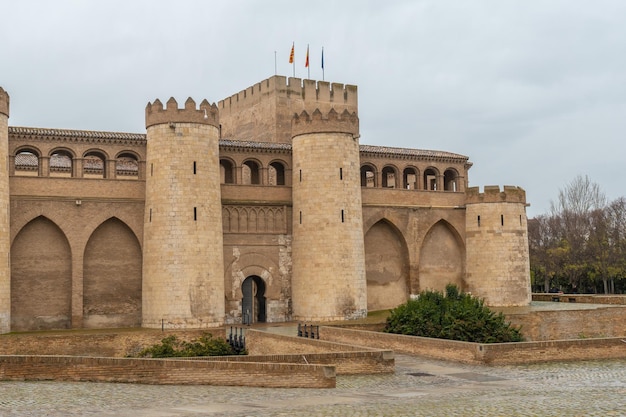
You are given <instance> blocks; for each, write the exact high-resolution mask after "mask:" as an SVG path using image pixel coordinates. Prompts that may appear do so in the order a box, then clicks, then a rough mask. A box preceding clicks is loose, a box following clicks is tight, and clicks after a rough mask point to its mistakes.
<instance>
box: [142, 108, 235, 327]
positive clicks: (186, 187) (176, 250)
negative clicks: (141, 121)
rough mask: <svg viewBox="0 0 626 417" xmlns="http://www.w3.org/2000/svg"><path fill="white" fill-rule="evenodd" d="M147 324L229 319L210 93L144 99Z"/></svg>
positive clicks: (144, 322)
mask: <svg viewBox="0 0 626 417" xmlns="http://www.w3.org/2000/svg"><path fill="white" fill-rule="evenodd" d="M146 129H147V150H146V152H147V158H146V159H147V161H146V204H145V219H144V249H143V299H142V326H143V327H151V328H158V327H161V326H163V327H165V328H207V327H216V326H220V325H222V324H223V323H224V260H223V258H224V255H223V234H222V212H221V207H222V206H221V195H220V174H219V116H218V111H217V107H216V106H215V105H214V104H213V105H210V104H209V103H208V102H207V101H206V100H204V101H203V102H202V103H201V104H200V108H199V109H197V108H196V103H195V102H194V101H193V100H192V99H191V98H189V99H188V100H187V101H186V102H185V107H184V109H178V105H177V103H176V101H175V100H174V99H173V98H171V99H170V100H169V101H168V102H167V107H166V109H163V105H162V103H161V102H160V101H159V100H156V101H155V102H154V103H152V104H150V103H149V104H148V106H147V107H146Z"/></svg>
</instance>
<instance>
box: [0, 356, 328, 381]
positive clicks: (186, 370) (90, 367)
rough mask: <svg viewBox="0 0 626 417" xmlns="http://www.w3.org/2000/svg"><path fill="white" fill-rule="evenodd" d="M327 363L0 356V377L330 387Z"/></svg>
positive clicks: (21, 379) (7, 378)
mask: <svg viewBox="0 0 626 417" xmlns="http://www.w3.org/2000/svg"><path fill="white" fill-rule="evenodd" d="M335 375H336V374H335V368H334V367H333V366H329V365H299V364H293V363H292V364H285V363H251V362H226V361H220V362H217V361H215V362H213V361H198V360H173V359H130V358H94V357H77V356H0V380H5V381H24V380H30V381H41V380H55V381H92V382H132V383H142V384H194V385H233V386H249V387H271V388H334V387H335V382H336V376H335Z"/></svg>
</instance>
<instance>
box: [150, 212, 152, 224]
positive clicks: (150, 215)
mask: <svg viewBox="0 0 626 417" xmlns="http://www.w3.org/2000/svg"><path fill="white" fill-rule="evenodd" d="M150 223H152V209H150Z"/></svg>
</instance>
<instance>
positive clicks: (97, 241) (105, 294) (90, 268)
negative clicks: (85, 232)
mask: <svg viewBox="0 0 626 417" xmlns="http://www.w3.org/2000/svg"><path fill="white" fill-rule="evenodd" d="M141 271H142V253H141V246H140V244H139V240H138V239H137V237H136V236H135V234H134V232H133V231H132V229H131V228H130V227H129V226H128V225H126V224H125V223H124V222H123V221H121V220H120V219H119V218H117V217H110V218H108V219H107V220H105V221H104V222H102V223H101V224H100V225H98V227H96V229H95V230H94V231H93V233H92V234H91V236H89V239H88V240H87V244H86V245H85V250H84V255H83V326H84V327H85V328H105V327H137V326H140V325H141Z"/></svg>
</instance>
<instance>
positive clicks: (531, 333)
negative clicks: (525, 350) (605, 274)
mask: <svg viewBox="0 0 626 417" xmlns="http://www.w3.org/2000/svg"><path fill="white" fill-rule="evenodd" d="M590 307H591V308H590ZM505 315H506V320H507V321H509V322H511V324H513V325H515V326H521V327H522V334H523V335H524V339H525V340H527V341H549V340H563V339H585V338H587V339H588V338H605V337H623V336H626V306H621V305H612V306H608V305H607V306H600V305H599V306H597V307H595V306H590V305H589V304H587V308H581V309H567V310H559V309H554V310H537V311H529V312H524V313H519V314H516V313H505Z"/></svg>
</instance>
